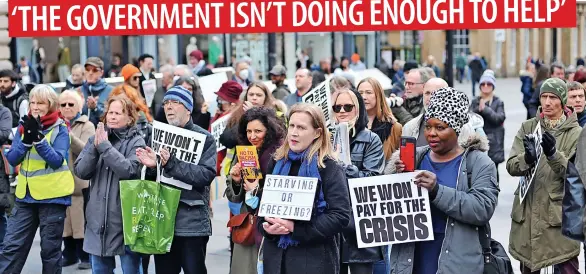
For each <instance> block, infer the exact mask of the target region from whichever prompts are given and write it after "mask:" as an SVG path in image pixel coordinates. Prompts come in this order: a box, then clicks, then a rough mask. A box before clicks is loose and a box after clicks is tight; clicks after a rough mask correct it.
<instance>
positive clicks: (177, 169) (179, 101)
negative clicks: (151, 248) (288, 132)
mask: <svg viewBox="0 0 586 274" xmlns="http://www.w3.org/2000/svg"><path fill="white" fill-rule="evenodd" d="M163 106H164V108H165V116H166V118H167V121H168V123H169V124H170V125H172V126H175V127H179V128H183V129H186V130H189V131H194V132H197V133H200V134H203V135H205V137H206V139H205V142H204V143H203V144H200V145H203V152H202V155H201V158H200V161H199V163H197V164H191V163H186V162H183V161H181V160H179V159H178V158H177V157H176V155H175V154H172V153H170V152H169V151H168V150H167V149H165V148H163V149H161V150H160V151H159V153H160V159H161V165H162V167H161V168H162V169H163V172H164V174H167V175H168V176H170V177H172V178H174V179H175V180H179V181H181V182H183V183H185V184H188V185H191V186H192V189H191V190H186V189H183V190H181V198H180V202H179V208H178V209H177V215H176V217H175V236H174V238H173V243H172V245H171V251H170V252H169V253H166V254H163V255H155V270H156V272H157V273H163V272H165V273H180V272H181V270H183V273H207V269H206V265H205V258H206V247H207V243H208V240H209V237H210V236H211V234H212V224H211V222H210V211H209V209H210V208H209V207H208V206H205V205H208V204H209V200H210V185H211V183H212V181H213V180H214V178H215V175H216V142H215V140H214V137H213V136H212V135H211V134H210V133H209V132H207V131H206V130H205V129H203V128H201V127H199V126H197V125H196V124H194V123H193V121H192V119H191V112H192V111H198V110H194V109H193V98H192V96H191V92H189V90H187V89H185V88H183V87H182V86H174V87H172V88H171V89H169V91H167V93H166V94H165V98H164V99H163ZM136 154H137V156H138V159H139V160H140V162H141V163H142V164H143V165H145V166H147V167H148V168H149V170H148V173H149V174H150V175H151V176H153V175H155V176H156V173H157V171H156V168H157V155H156V154H155V152H154V151H153V150H152V149H151V148H150V147H147V148H146V149H137V150H136Z"/></svg>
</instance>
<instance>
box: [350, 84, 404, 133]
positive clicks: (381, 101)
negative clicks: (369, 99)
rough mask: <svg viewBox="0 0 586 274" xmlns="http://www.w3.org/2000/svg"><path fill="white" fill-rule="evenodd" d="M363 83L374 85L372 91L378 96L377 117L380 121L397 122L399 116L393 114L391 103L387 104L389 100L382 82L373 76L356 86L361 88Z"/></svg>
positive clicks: (358, 88)
mask: <svg viewBox="0 0 586 274" xmlns="http://www.w3.org/2000/svg"><path fill="white" fill-rule="evenodd" d="M363 83H369V84H370V86H372V92H373V93H374V96H375V98H376V105H375V109H376V114H375V118H376V119H377V120H378V121H379V122H397V118H395V115H393V112H392V111H391V108H390V107H389V104H387V100H386V99H385V94H384V91H383V87H382V86H381V84H380V82H379V81H378V80H376V79H374V78H372V77H366V78H364V79H362V80H361V81H360V83H358V86H357V87H356V89H357V90H360V85H362V84H363Z"/></svg>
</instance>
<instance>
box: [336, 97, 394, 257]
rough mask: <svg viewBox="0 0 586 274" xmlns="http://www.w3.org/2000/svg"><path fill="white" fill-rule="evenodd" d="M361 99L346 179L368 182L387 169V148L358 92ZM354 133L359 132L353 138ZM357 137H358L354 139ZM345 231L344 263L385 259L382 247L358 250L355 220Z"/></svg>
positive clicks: (346, 168)
mask: <svg viewBox="0 0 586 274" xmlns="http://www.w3.org/2000/svg"><path fill="white" fill-rule="evenodd" d="M354 94H355V95H356V97H357V98H358V105H359V113H358V119H357V121H356V124H355V125H354V129H353V130H350V160H351V161H352V164H351V165H346V166H345V167H344V169H345V171H346V177H348V178H364V177H371V176H378V175H380V174H382V171H383V169H384V162H385V157H384V150H383V144H382V142H381V140H380V138H379V137H378V135H376V134H375V133H373V132H372V131H370V130H369V129H367V128H366V126H367V125H368V116H367V113H366V108H365V107H364V100H363V99H362V96H361V95H360V94H359V93H358V92H355V91H354ZM353 132H357V133H356V134H353ZM353 135H354V136H353ZM350 218H351V220H350V223H349V224H348V227H347V228H346V229H345V231H344V241H343V244H342V262H344V263H374V262H378V261H380V260H382V259H383V256H382V248H381V247H369V248H360V249H359V248H358V243H357V241H356V227H355V226H354V220H353V216H350Z"/></svg>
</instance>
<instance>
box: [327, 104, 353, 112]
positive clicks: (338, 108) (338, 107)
mask: <svg viewBox="0 0 586 274" xmlns="http://www.w3.org/2000/svg"><path fill="white" fill-rule="evenodd" d="M332 108H333V109H334V112H335V113H340V111H342V109H344V112H350V111H352V110H353V109H354V105H350V104H346V105H334V106H333V107H332Z"/></svg>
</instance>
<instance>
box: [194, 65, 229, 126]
mask: <svg viewBox="0 0 586 274" xmlns="http://www.w3.org/2000/svg"><path fill="white" fill-rule="evenodd" d="M197 81H198V82H199V86H200V87H201V93H202V95H203V98H204V100H205V101H206V102H207V103H208V112H209V113H210V114H211V115H212V116H213V115H215V113H216V111H217V104H216V98H217V97H218V96H217V95H216V92H218V90H220V87H221V86H222V85H223V84H224V83H226V82H228V75H227V74H226V73H225V72H224V73H222V72H220V73H214V74H212V75H207V76H203V77H198V78H197Z"/></svg>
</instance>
